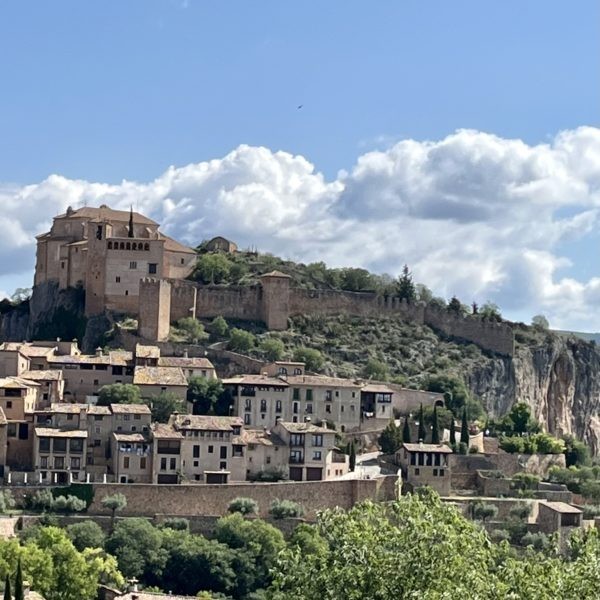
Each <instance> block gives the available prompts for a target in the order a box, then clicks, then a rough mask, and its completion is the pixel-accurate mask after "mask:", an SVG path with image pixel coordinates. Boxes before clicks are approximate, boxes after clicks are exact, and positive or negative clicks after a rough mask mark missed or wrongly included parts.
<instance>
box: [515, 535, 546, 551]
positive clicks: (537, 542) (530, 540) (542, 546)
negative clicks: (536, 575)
mask: <svg viewBox="0 0 600 600" xmlns="http://www.w3.org/2000/svg"><path fill="white" fill-rule="evenodd" d="M521 546H527V547H529V546H531V547H533V548H535V550H546V549H547V548H548V547H549V546H550V539H549V538H548V536H547V535H546V534H545V533H531V532H528V533H526V534H525V535H524V536H523V537H522V538H521Z"/></svg>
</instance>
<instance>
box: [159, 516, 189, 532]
mask: <svg viewBox="0 0 600 600" xmlns="http://www.w3.org/2000/svg"><path fill="white" fill-rule="evenodd" d="M161 527H162V528H163V529H174V530H175V531H189V529H190V522H189V521H188V520H187V519H184V518H183V517H170V518H169V519H165V520H164V521H163V522H162V523H161Z"/></svg>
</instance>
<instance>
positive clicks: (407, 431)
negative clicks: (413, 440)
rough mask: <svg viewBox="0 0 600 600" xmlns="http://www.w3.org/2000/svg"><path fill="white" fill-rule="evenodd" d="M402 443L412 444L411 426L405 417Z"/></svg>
mask: <svg viewBox="0 0 600 600" xmlns="http://www.w3.org/2000/svg"><path fill="white" fill-rule="evenodd" d="M402 442H403V443H405V444H410V425H409V423H408V416H406V417H404V427H403V428H402Z"/></svg>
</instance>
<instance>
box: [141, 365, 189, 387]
mask: <svg viewBox="0 0 600 600" xmlns="http://www.w3.org/2000/svg"><path fill="white" fill-rule="evenodd" d="M133 384H134V385H163V386H169V385H178V386H185V387H187V384H188V383H187V379H186V378H185V375H184V374H183V371H182V370H181V369H180V368H179V367H136V368H135V371H134V373H133Z"/></svg>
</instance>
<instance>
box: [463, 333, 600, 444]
mask: <svg viewBox="0 0 600 600" xmlns="http://www.w3.org/2000/svg"><path fill="white" fill-rule="evenodd" d="M466 377H467V383H468V385H469V387H470V388H471V390H472V391H473V392H474V393H475V394H476V395H478V396H479V397H480V398H481V399H482V400H483V403H484V405H485V407H486V409H487V410H488V411H489V413H490V414H492V415H494V416H499V415H503V414H504V413H506V412H507V411H508V410H509V409H510V407H511V405H512V404H513V403H514V402H517V401H523V402H527V404H529V406H531V408H532V411H533V414H534V415H535V417H536V418H537V419H538V421H539V422H540V423H541V424H542V425H543V427H544V428H545V429H546V430H547V431H549V432H550V433H553V434H555V435H562V434H565V433H572V434H574V435H576V436H577V437H578V438H580V439H583V440H585V441H586V442H587V443H588V445H589V446H590V448H591V449H592V450H593V452H594V453H595V454H598V453H600V350H599V349H598V348H597V347H596V345H595V344H593V343H589V342H585V341H583V340H578V339H574V338H563V337H559V336H558V335H553V334H549V335H547V336H545V340H544V341H543V343H540V344H539V345H536V346H523V345H520V346H518V347H517V349H516V352H515V355H514V357H513V358H500V357H498V358H491V359H490V360H489V361H487V363H486V364H485V365H484V366H480V367H477V368H475V369H474V370H472V371H471V372H470V373H467V375H466Z"/></svg>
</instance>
